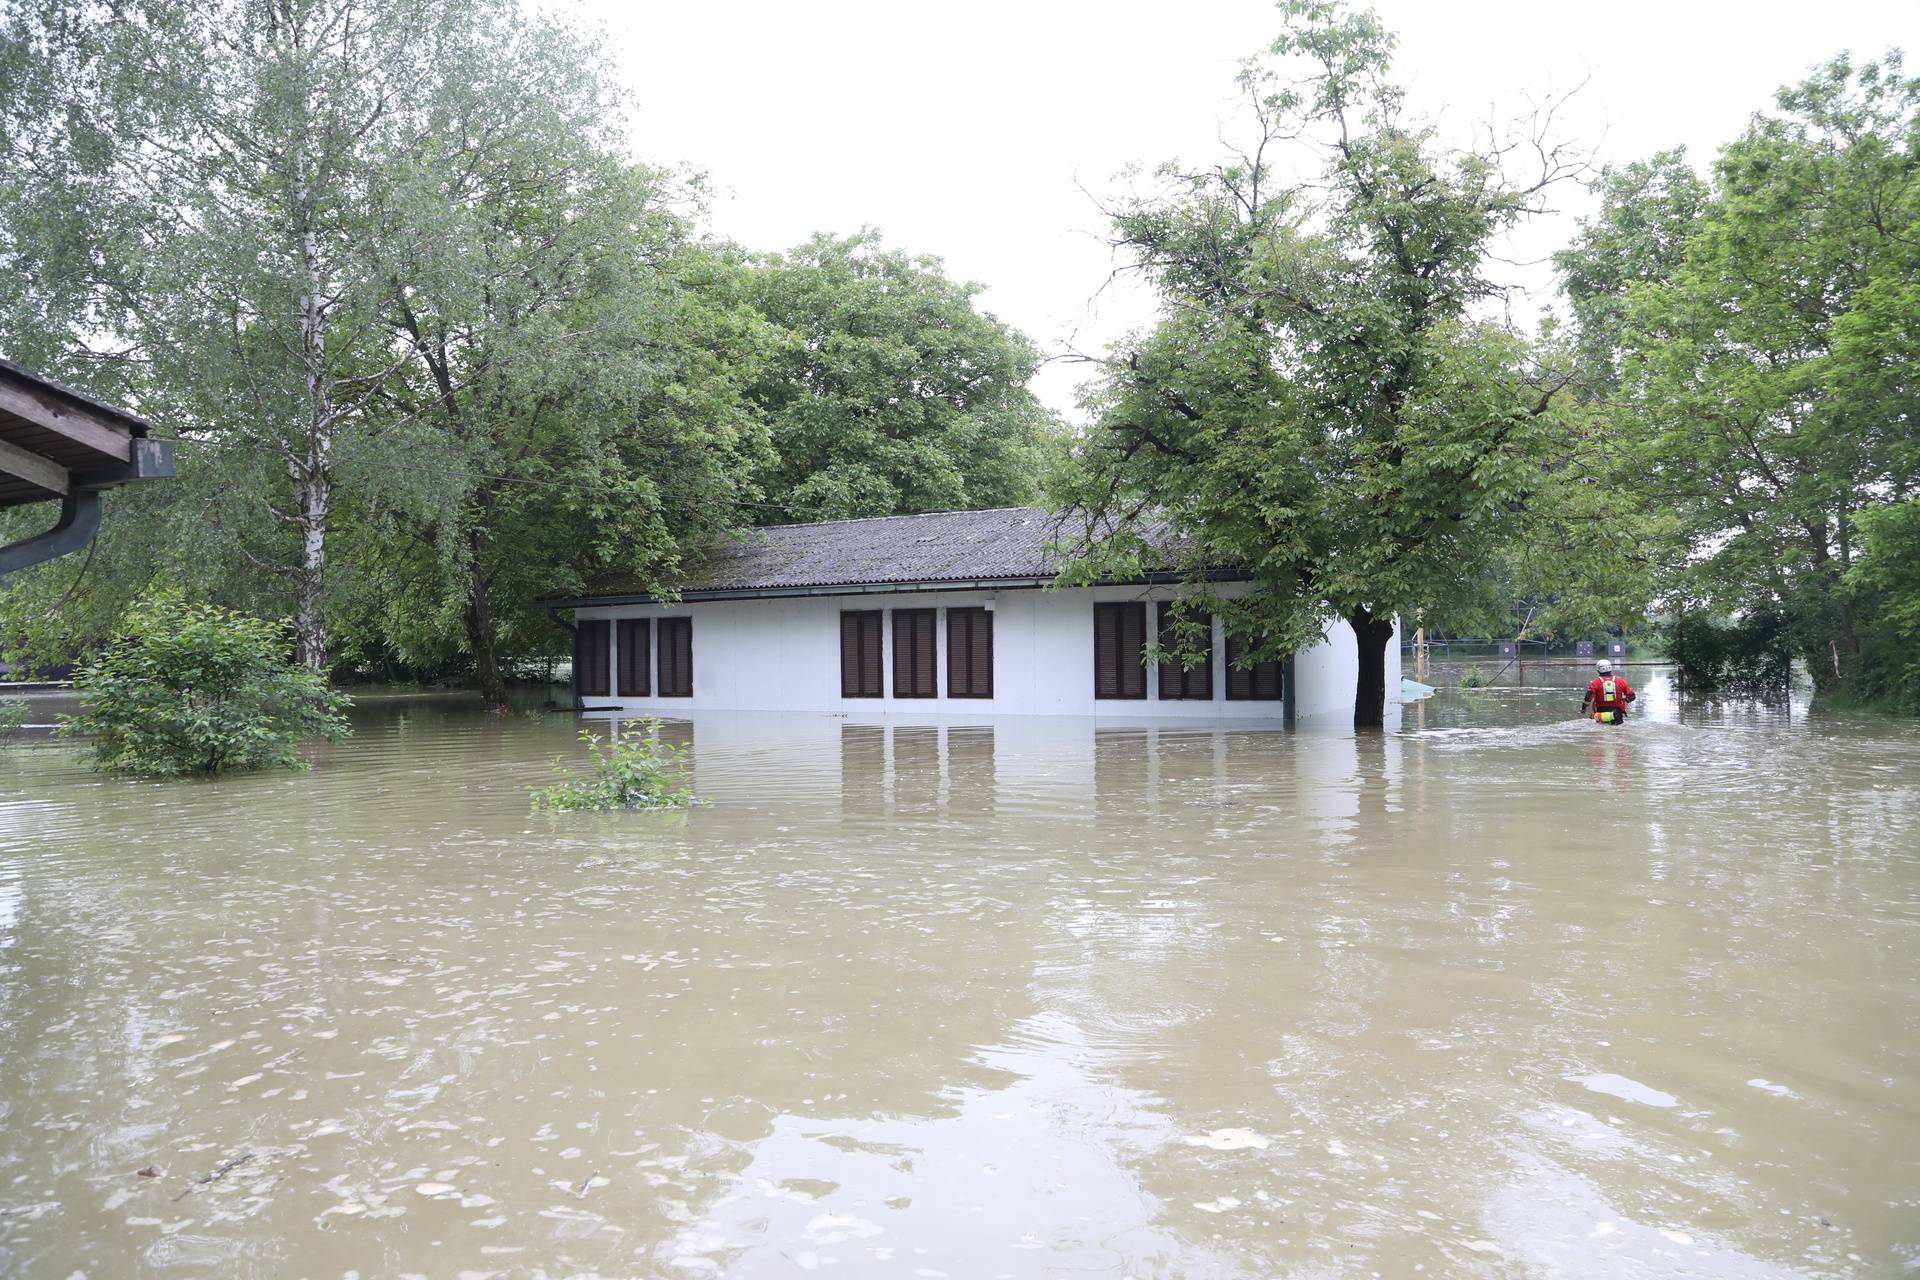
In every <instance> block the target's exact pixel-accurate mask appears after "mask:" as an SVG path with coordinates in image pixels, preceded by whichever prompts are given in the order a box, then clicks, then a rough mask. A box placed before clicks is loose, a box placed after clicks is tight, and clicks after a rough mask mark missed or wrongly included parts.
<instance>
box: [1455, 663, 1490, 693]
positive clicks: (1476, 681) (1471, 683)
mask: <svg viewBox="0 0 1920 1280" xmlns="http://www.w3.org/2000/svg"><path fill="white" fill-rule="evenodd" d="M1492 683H1493V677H1492V676H1489V675H1488V674H1487V673H1486V672H1484V671H1481V670H1478V669H1476V668H1471V667H1470V668H1468V669H1467V670H1465V671H1462V672H1461V673H1460V687H1461V688H1462V689H1484V688H1486V687H1487V686H1488V685H1490V684H1492Z"/></svg>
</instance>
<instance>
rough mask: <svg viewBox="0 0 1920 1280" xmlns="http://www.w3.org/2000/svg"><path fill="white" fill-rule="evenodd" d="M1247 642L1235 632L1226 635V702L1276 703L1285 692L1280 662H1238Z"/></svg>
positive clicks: (1244, 651)
mask: <svg viewBox="0 0 1920 1280" xmlns="http://www.w3.org/2000/svg"><path fill="white" fill-rule="evenodd" d="M1246 648H1247V646H1246V644H1245V643H1244V642H1243V641H1241V640H1240V638H1239V637H1237V636H1234V635H1231V634H1230V635H1228V636H1227V700H1228V701H1229V702H1278V701H1280V699H1281V697H1282V695H1283V694H1284V693H1285V689H1284V688H1283V685H1284V683H1285V682H1284V681H1283V680H1282V679H1281V675H1280V671H1281V666H1280V663H1279V662H1278V661H1277V660H1275V661H1271V662H1257V663H1255V664H1253V665H1252V666H1245V665H1243V664H1242V662H1241V658H1242V655H1244V654H1245V653H1246Z"/></svg>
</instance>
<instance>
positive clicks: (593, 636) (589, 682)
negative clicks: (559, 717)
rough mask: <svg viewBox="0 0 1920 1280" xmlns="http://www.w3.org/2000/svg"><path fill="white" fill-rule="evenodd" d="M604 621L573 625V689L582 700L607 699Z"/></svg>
mask: <svg viewBox="0 0 1920 1280" xmlns="http://www.w3.org/2000/svg"><path fill="white" fill-rule="evenodd" d="M608 634H609V624H608V622H607V620H606V619H605V618H591V619H588V620H587V621H584V622H578V623H575V624H574V638H573V690H574V692H575V693H576V694H578V695H579V696H581V697H583V698H604V697H606V696H607V639H608Z"/></svg>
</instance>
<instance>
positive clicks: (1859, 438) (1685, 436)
mask: <svg viewBox="0 0 1920 1280" xmlns="http://www.w3.org/2000/svg"><path fill="white" fill-rule="evenodd" d="M1917 108H1920V81H1916V80H1913V79H1910V78H1908V77H1906V76H1905V75H1904V73H1903V71H1902V67H1901V62H1900V59H1899V56H1898V55H1897V54H1890V55H1888V57H1887V58H1886V59H1884V60H1883V61H1881V62H1877V63H1874V62H1869V63H1864V64H1861V65H1859V66H1855V65H1854V64H1853V63H1852V62H1851V61H1850V60H1849V59H1847V58H1845V57H1842V58H1839V59H1836V60H1834V61H1832V62H1830V63H1828V64H1827V65H1825V66H1823V67H1821V68H1820V69H1819V70H1818V71H1817V72H1816V73H1815V74H1814V75H1813V76H1812V77H1811V78H1809V79H1808V80H1806V81H1805V82H1803V83H1801V84H1799V85H1797V86H1792V87H1789V88H1785V89H1782V90H1781V91H1780V93H1779V95H1778V97H1777V100H1776V113H1775V114H1772V115H1760V116H1756V117H1755V118H1754V120H1753V122H1752V124H1751V125H1750V126H1749V127H1748V129H1747V130H1746V132H1745V133H1744V134H1743V135H1742V136H1741V137H1740V138H1738V139H1737V140H1735V141H1734V142H1733V143H1731V144H1729V145H1728V146H1727V147H1725V148H1724V149H1723V150H1722V151H1721V153H1720V156H1719V159H1718V161H1717V163H1716V164H1715V166H1714V184H1713V188H1712V191H1711V195H1710V198H1707V199H1706V200H1704V201H1703V202H1700V203H1699V205H1698V213H1697V215H1696V216H1695V217H1694V219H1693V225H1692V227H1691V228H1690V229H1688V230H1686V231H1685V233H1684V234H1677V235H1675V236H1674V237H1673V238H1674V239H1675V240H1676V241H1678V242H1680V246H1681V251H1680V252H1679V254H1678V255H1677V258H1676V257H1675V256H1673V255H1661V256H1660V257H1658V258H1652V259H1648V260H1647V261H1646V262H1645V266H1644V269H1643V270H1640V271H1638V272H1637V273H1615V274H1614V275H1613V277H1612V280H1611V281H1610V282H1608V271H1609V268H1608V266H1607V260H1608V258H1609V251H1608V250H1607V249H1606V247H1605V242H1606V240H1607V238H1608V236H1609V235H1610V234H1611V231H1610V229H1611V228H1612V227H1615V226H1618V225H1621V224H1625V223H1636V222H1647V221H1652V220H1657V219H1660V218H1664V217H1665V216H1666V215H1667V213H1668V212H1669V211H1671V210H1672V208H1673V205H1672V202H1671V201H1670V200H1669V199H1667V197H1666V196H1664V195H1662V194H1660V193H1659V192H1657V191H1653V190H1651V189H1650V188H1646V187H1642V188H1640V189H1634V188H1632V187H1630V186H1622V187H1619V188H1616V189H1614V190H1612V191H1609V192H1608V193H1607V196H1608V199H1607V202H1606V203H1605V205H1604V206H1603V209H1602V212H1601V215H1600V217H1599V218H1598V219H1597V220H1596V222H1595V223H1592V224H1590V225H1589V227H1588V230H1587V232H1586V234H1584V235H1583V236H1582V238H1581V239H1580V241H1579V242H1577V243H1576V245H1575V246H1574V247H1573V248H1571V249H1570V250H1568V252H1567V253H1565V254H1563V255H1562V256H1561V265H1562V269H1563V270H1564V271H1566V272H1568V275H1569V279H1570V281H1572V280H1579V281H1602V282H1606V286H1605V287H1612V288H1615V289H1616V290H1617V292H1615V293H1613V294H1611V295H1607V294H1606V293H1605V291H1604V287H1603V288H1602V289H1600V290H1598V291H1597V292H1596V294H1595V295H1594V300H1595V301H1596V302H1602V301H1603V302H1604V303H1605V307H1604V314H1605V315H1607V316H1609V317H1613V316H1618V317H1621V318H1622V320H1623V323H1621V324H1620V325H1619V326H1618V327H1617V328H1615V327H1613V325H1612V322H1611V320H1609V321H1607V322H1606V323H1604V324H1594V323H1593V322H1592V316H1593V315H1595V314H1596V312H1597V310H1598V309H1597V308H1591V307H1590V308H1589V311H1588V315H1587V317H1586V319H1587V321H1588V330H1587V332H1586V334H1585V335H1584V337H1585V338H1586V339H1587V340H1590V341H1593V342H1594V343H1595V344H1596V345H1598V346H1600V347H1603V348H1604V347H1609V346H1616V345H1617V353H1616V355H1615V357H1614V359H1615V362H1616V367H1617V368H1618V369H1619V377H1620V385H1619V389H1618V391H1617V392H1616V393H1615V394H1614V395H1613V396H1612V397H1611V399H1610V401H1609V412H1610V416H1611V420H1612V422H1613V424H1614V426H1615V428H1616V430H1617V432H1618V434H1619V435H1620V437H1621V438H1623V439H1625V440H1627V441H1628V442H1629V443H1630V444H1631V446H1632V449H1633V454H1632V469H1631V472H1630V475H1629V479H1630V483H1631V487H1630V488H1628V487H1625V486H1623V487H1622V492H1623V494H1631V495H1632V496H1633V497H1634V498H1635V499H1636V500H1637V501H1640V502H1643V503H1645V504H1646V505H1647V506H1648V507H1649V508H1651V509H1657V510H1662V511H1665V512H1668V513H1671V517H1672V523H1673V531H1672V535H1671V537H1670V538H1669V539H1668V542H1667V545H1666V546H1665V547H1664V548H1663V549H1662V553H1661V554H1662V558H1663V559H1664V560H1665V562H1666V563H1667V564H1668V565H1669V566H1670V572H1668V573H1667V574H1666V575H1665V578H1664V582H1663V586H1664V588H1665V590H1666V593H1667V595H1668V596H1669V599H1670V603H1672V604H1673V605H1674V606H1676V607H1678V608H1681V609H1690V608H1710V609H1716V610H1719V611H1721V612H1725V613H1731V614H1755V615H1760V614H1771V613H1775V612H1779V613H1781V614H1782V615H1783V616H1784V617H1785V619H1786V624H1787V625H1786V627H1785V630H1784V632H1783V635H1784V637H1785V643H1787V644H1788V645H1789V646H1790V647H1791V649H1792V650H1793V651H1794V652H1796V653H1798V654H1799V655H1800V656H1802V657H1804V658H1805V659H1806V661H1807V663H1808V667H1809V670H1810V671H1811V672H1812V673H1813V675H1814V678H1815V680H1816V681H1817V682H1818V683H1819V684H1820V685H1821V686H1822V687H1823V688H1825V689H1827V690H1830V691H1832V690H1838V689H1840V688H1843V687H1844V686H1845V684H1846V682H1847V681H1848V680H1849V679H1850V677H1851V675H1852V674H1853V673H1854V672H1856V671H1858V670H1859V669H1860V668H1861V666H1862V664H1863V662H1865V661H1866V658H1867V655H1866V654H1865V652H1864V648H1865V645H1864V640H1863V631H1864V630H1865V629H1866V628H1864V627H1863V625H1862V620H1861V619H1860V617H1859V616H1858V610H1857V602H1856V598H1855V590H1854V588H1853V587H1850V586H1849V579H1848V570H1849V568H1850V567H1852V566H1853V565H1855V563H1856V561H1857V560H1858V558H1859V555H1860V549H1861V548H1860V540H1859V534H1858V524H1859V518H1860V513H1861V512H1862V511H1863V509H1865V508H1868V507H1871V506H1875V505H1876V504H1879V503H1882V502H1885V501H1888V500H1890V499H1891V500H1897V499H1899V498H1901V497H1903V496H1905V495H1908V494H1911V493H1912V492H1913V489H1914V484H1915V478H1916V470H1915V468H1916V463H1920V444H1916V441H1917V440H1920V433H1916V432H1915V430H1914V421H1915V408H1916V405H1920V398H1917V397H1920V388H1916V383H1915V378H1914V374H1913V369H1914V367H1915V365H1914V357H1915V355H1916V354H1920V342H1917V341H1916V340H1917V338H1920V291H1916V289H1915V287H1914V284H1913V282H1914V281H1915V280H1916V279H1920V234H1917V233H1920V110H1917ZM1649 206H1652V208H1653V210H1654V212H1653V213H1651V214H1649V213H1648V212H1647V209H1648V207H1649ZM1886 531H1887V532H1888V534H1889V535H1891V534H1892V532H1893V526H1892V525H1891V524H1889V525H1888V526H1886ZM1856 581H1857V580H1856Z"/></svg>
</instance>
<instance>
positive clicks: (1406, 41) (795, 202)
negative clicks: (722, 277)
mask: <svg viewBox="0 0 1920 1280" xmlns="http://www.w3.org/2000/svg"><path fill="white" fill-rule="evenodd" d="M581 3H582V4H583V7H584V8H585V9H586V11H587V12H588V14H589V15H591V17H592V19H593V20H595V21H597V22H599V23H601V24H604V26H605V27H606V28H607V30H608V33H609V36H610V38H611V39H612V41H613V52H614V55H615V57H616V59H617V61H618V64H619V65H620V67H621V68H622V70H623V73H624V74H625V76H626V77H627V80H628V83H629V85H630V87H631V88H632V89H633V91H634V92H635V94H636V95H637V97H638V99H639V103H640V108H641V110H640V114H639V117H638V119H637V121H636V122H635V131H634V132H635V140H636V144H637V149H638V150H639V152H640V154H641V156H642V158H645V159H647V160H650V161H653V162H655V163H684V164H688V165H691V166H693V167H696V168H698V169H701V170H703V171H705V172H706V173H707V174H708V175H709V176H710V178H711V180H712V182H713V184H714V188H715V191H716V198H715V201H714V207H713V221H714V227H715V230H717V231H718V232H719V233H720V234H722V235H725V236H728V237H731V238H733V239H735V240H738V241H739V242H741V243H742V244H744V245H747V246H748V247H750V248H754V249H784V248H789V247H791V246H792V245H794V244H797V243H799V242H800V241H802V240H804V239H805V238H807V237H808V236H809V235H811V234H812V233H813V232H814V231H817V230H818V231H835V232H852V231H855V230H857V229H859V228H860V227H862V226H873V227H876V228H878V229H879V230H880V231H881V232H883V233H884V235H885V237H886V240H887V242H888V243H889V244H890V245H894V246H898V247H901V248H905V249H908V250H911V251H913V252H916V253H931V254H935V255H937V256H939V257H941V258H943V259H944V260H945V261H946V264H947V267H948V269H949V270H950V271H951V272H952V273H953V274H954V275H956V276H959V277H962V278H965V279H970V280H976V281H978V282H980V283H981V284H983V285H986V286H987V291H986V293H985V295H984V297H983V299H982V301H981V304H980V305H981V306H982V308H983V309H985V310H988V311H991V312H993V313H994V314H996V315H998V316H1000V317H1001V318H1003V319H1005V320H1007V321H1009V322H1010V323H1012V324H1014V325H1016V326H1018V327H1019V328H1021V329H1023V330H1025V331H1026V332H1027V333H1028V334H1029V335H1030V336H1031V337H1033V338H1034V339H1035V340H1036V341H1037V342H1039V343H1040V344H1041V346H1042V347H1043V348H1044V349H1046V350H1048V351H1049V352H1052V351H1057V350H1059V349H1061V348H1062V347H1063V346H1065V345H1068V344H1071V345H1073V346H1075V347H1078V348H1079V349H1081V350H1086V351H1098V350H1099V349H1101V348H1102V347H1103V346H1104V345H1105V344H1106V343H1107V342H1109V341H1111V340H1112V339H1113V338H1115V337H1116V336H1117V335H1119V334H1120V333H1122V332H1124V331H1125V330H1126V329H1127V328H1129V327H1131V326H1133V325H1136V324H1139V323H1141V322H1142V321H1144V320H1145V319H1146V318H1148V317H1149V316H1150V315H1151V307H1150V302H1149V301H1148V300H1147V299H1146V298H1144V297H1143V296H1141V294H1140V291H1139V290H1137V289H1128V288H1119V289H1109V290H1107V291H1105V292H1104V293H1103V292H1102V289H1103V285H1105V283H1106V281H1107V278H1108V274H1109V271H1110V269H1111V266H1112V259H1111V257H1110V254H1109V251H1108V249H1107V246H1106V244H1105V242H1104V240H1103V236H1104V233H1105V226H1104V222H1103V219H1102V218H1101V216H1100V214H1099V212H1098V210H1097V209H1096V208H1095V207H1094V204H1093V201H1092V199H1091V198H1090V196H1089V195H1088V194H1087V192H1089V191H1090V192H1094V193H1100V194H1111V193H1113V192H1115V191H1117V190H1118V189H1119V188H1120V183H1119V182H1118V180H1117V177H1116V175H1117V174H1118V173H1119V172H1120V171H1121V170H1122V169H1123V168H1125V167H1126V166H1127V165H1129V164H1132V163H1140V164H1143V165H1147V166H1151V165H1153V164H1155V163H1158V162H1159V161H1161V160H1165V159H1168V158H1172V157H1175V156H1179V157H1182V158H1185V159H1190V160H1196V161H1199V160H1210V159H1212V158H1214V157H1215V156H1217V155H1218V154H1219V153H1220V148H1219V146H1218V144H1217V142H1216V139H1217V137H1218V136H1219V133H1220V129H1221V126H1222V123H1223V122H1225V121H1227V120H1229V119H1230V118H1231V117H1232V114H1233V111H1234V106H1235V104H1234V102H1233V76H1234V72H1235V69H1236V67H1237V66H1238V63H1239V61H1240V59H1241V58H1243V57H1244V56H1246V55H1248V54H1251V53H1253V52H1255V51H1256V50H1258V49H1259V48H1261V47H1262V46H1263V45H1265V44H1266V43H1267V41H1269V40H1270V39H1271V38H1272V35H1273V33H1274V32H1275V31H1276V30H1277V27H1278V15H1277V13H1276V12H1275V10H1274V8H1273V7H1272V6H1271V5H1270V4H1267V3H1261V2H1260V0H1182V2H1180V3H1173V2H1162V3H1153V2H1152V0H1025V2H1024V3H1021V2H1018V0H970V3H967V4H941V5H935V4H927V3H924V2H916V0H799V2H796V0H705V2H704V3H701V4H692V5H687V4H673V5H666V4H645V5H641V4H634V3H632V2H631V0H626V2H624V3H623V2H622V0H581ZM1374 7H1375V8H1376V9H1377V10H1378V11H1379V12H1380V14H1381V15H1382V17H1383V18H1384V19H1385V20H1386V22H1387V24H1388V25H1389V26H1390V27H1392V28H1393V29H1395V30H1396V31H1398V32H1399V34H1400V48H1399V53H1398V58H1397V63H1396V67H1397V72H1398V75H1399V77H1400V79H1401V80H1402V82H1403V83H1405V84H1407V85H1408V86H1409V88H1410V90H1411V105H1412V107H1413V108H1414V109H1415V110H1417V111H1420V112H1422V113H1424V114H1428V115H1433V114H1442V116H1443V119H1444V121H1445V122H1446V123H1448V124H1449V125H1453V124H1458V125H1460V126H1461V127H1465V126H1468V125H1471V124H1472V123H1474V122H1475V121H1482V120H1488V119H1498V120H1504V119H1506V118H1509V117H1511V116H1514V115H1516V114H1519V113H1520V112H1522V111H1523V110H1524V109H1526V107H1527V104H1528V102H1529V101H1530V100H1531V99H1533V98H1538V97H1539V96H1541V95H1542V94H1544V93H1548V92H1552V93H1560V92H1564V91H1565V90H1567V89H1570V88H1572V87H1573V86H1575V85H1576V84H1578V83H1579V82H1581V81H1582V80H1586V81H1587V82H1588V83H1587V85H1586V87H1585V88H1584V89H1583V90H1582V91H1581V92H1580V94H1579V95H1578V96H1577V98H1576V99H1575V101H1574V103H1573V104H1572V106H1571V107H1570V108H1569V115H1568V116H1567V127H1566V129H1565V131H1564V135H1563V136H1566V137H1568V138H1569V139H1571V140H1574V141H1578V142H1582V143H1585V144H1587V145H1589V146H1590V147H1591V148H1592V149H1593V150H1595V151H1596V152H1597V154H1598V156H1599V158H1600V159H1602V160H1607V161H1614V162H1624V161H1627V160H1632V159H1636V158H1638V157H1641V156H1644V155H1647V154H1649V153H1651V152H1653V151H1655V150H1658V149H1660V148H1662V147H1666V146H1672V145H1675V144H1681V143H1683V144H1685V145H1686V146H1687V148H1688V151H1689V153H1690V154H1692V156H1693V157H1694V159H1695V162H1696V163H1698V164H1704V163H1705V162H1706V160H1707V159H1708V158H1709V157H1711V155H1712V154H1713V152H1714V150H1715V148H1717V147H1718V146H1719V145H1720V144H1721V143H1723V142H1725V141H1727V140H1728V139H1730V138H1732V137H1733V136H1734V135H1735V134H1737V133H1738V132H1739V130H1740V129H1741V127H1742V126H1743V125H1744V123H1745V122H1746V119H1747V117H1748V116H1749V115H1750V114H1751V113H1752V112H1754V111H1755V110H1758V109H1761V108H1763V107H1768V106H1770V105H1771V102H1772V94H1773V91H1774V89H1775V88H1776V87H1777V86H1779V85H1780V84H1782V83H1784V82H1787V81H1792V80H1797V79H1799V78H1800V77H1801V76H1802V75H1803V74H1804V73H1805V72H1806V71H1807V69H1808V68H1809V67H1810V66H1812V65H1813V64H1814V63H1816V62H1819V61H1822V60H1824V59H1826V58H1827V57H1830V56H1831V55H1832V54H1834V53H1836V52H1838V51H1840V50H1842V49H1851V50H1852V51H1854V53H1855V54H1856V55H1857V56H1859V57H1862V58H1865V57H1872V56H1878V55H1879V54H1880V53H1881V52H1883V51H1884V50H1885V49H1886V48H1887V47H1889V46H1901V47H1905V48H1908V49H1910V50H1911V51H1912V53H1913V55H1914V58H1915V61H1916V62H1920V4H1916V3H1913V0H1821V2H1816V3H1808V0H1752V2H1749V3H1705V2H1704V0H1666V2H1665V3H1658V2H1650V0H1611V2H1610V3H1604V4H1603V3H1597V2H1594V0H1589V2H1588V3H1584V4H1579V3H1564V2H1562V3H1555V2H1554V0H1531V2H1522V0H1375V4H1374ZM1913 69H1914V70H1920V67H1915V68H1913ZM1083 187H1084V188H1085V189H1086V190H1084V191H1083V190H1082V188H1083ZM1559 203H1560V204H1561V205H1562V206H1563V208H1564V209H1565V212H1563V213H1561V214H1558V215H1555V216H1553V217H1551V218H1549V219H1546V220H1543V221H1542V222H1541V223H1538V224H1536V225H1535V226H1534V227H1533V228H1531V229H1530V230H1528V231H1527V232H1526V233H1525V235H1524V237H1523V239H1522V240H1521V241H1520V243H1519V244H1518V245H1517V246H1516V248H1515V249H1514V250H1513V254H1514V256H1516V257H1518V258H1528V257H1537V256H1538V255H1540V254H1542V253H1544V252H1547V251H1550V250H1551V249H1552V248H1554V247H1555V246H1557V245H1558V244H1559V243H1561V242H1563V241H1564V239H1565V238H1566V236H1567V234H1568V233H1569V231H1570V230H1571V226H1572V218H1573V216H1574V215H1575V214H1577V213H1579V212H1581V211H1583V210H1584V209H1585V208H1586V207H1587V202H1586V201H1585V199H1584V198H1583V197H1582V196H1581V194H1580V193H1578V192H1573V191H1568V192H1566V193H1565V194H1564V195H1563V196H1562V197H1561V199H1560V201H1559ZM1522 282H1523V283H1528V284H1531V285H1532V286H1533V287H1534V288H1535V290H1536V296H1535V297H1533V298H1531V299H1525V298H1523V300H1522V305H1523V306H1524V307H1525V308H1526V310H1528V311H1531V310H1532V309H1534V308H1535V307H1537V306H1538V305H1539V303H1540V302H1541V301H1543V300H1544V299H1543V298H1542V297H1541V296H1539V291H1541V290H1542V289H1543V287H1546V288H1550V281H1549V279H1548V277H1547V276H1546V275H1545V274H1544V273H1543V272H1542V271H1541V270H1539V269H1535V270H1534V271H1532V272H1530V273H1526V274H1525V276H1524V277H1523V278H1522ZM1523 314H1524V313H1523ZM1085 376H1087V371H1086V366H1084V365H1081V366H1072V365H1061V364H1056V365H1053V366H1050V367H1049V368H1048V369H1046V370H1044V371H1043V372H1042V374H1041V376H1040V379H1039V382H1038V383H1037V387H1038V389H1039V390H1040V392H1041V394H1042V395H1043V396H1045V398H1046V399H1047V400H1048V401H1049V402H1050V403H1052V404H1054V405H1055V406H1056V407H1059V408H1061V409H1063V410H1066V409H1070V407H1071V405H1072V401H1073V395H1074V388H1075V386H1076V385H1077V383H1078V382H1079V380H1080V379H1082V378H1084V377H1085Z"/></svg>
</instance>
